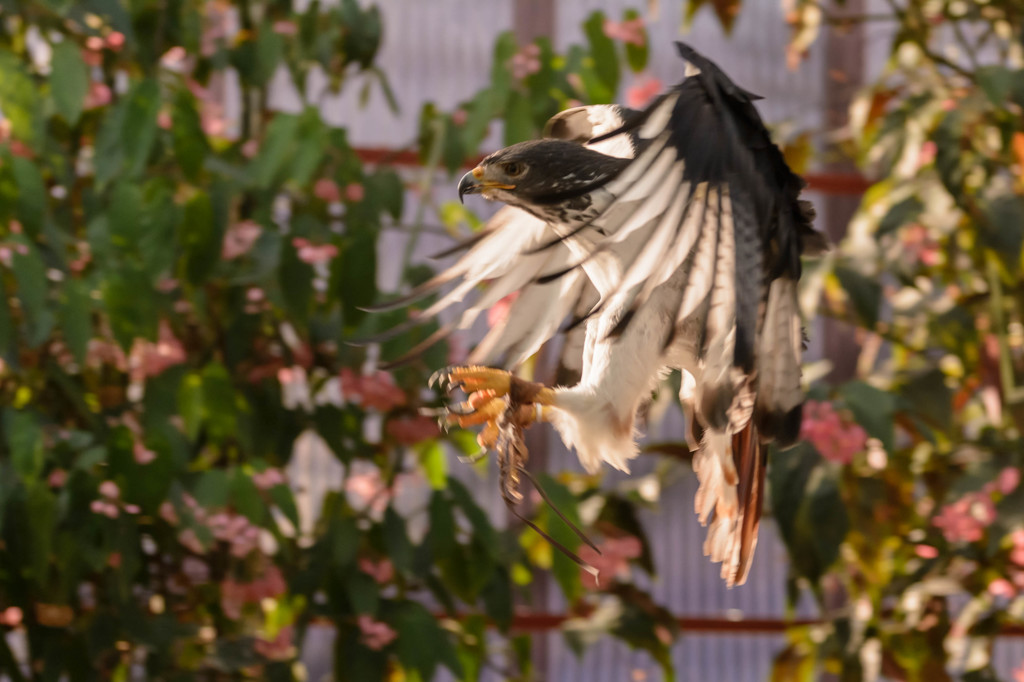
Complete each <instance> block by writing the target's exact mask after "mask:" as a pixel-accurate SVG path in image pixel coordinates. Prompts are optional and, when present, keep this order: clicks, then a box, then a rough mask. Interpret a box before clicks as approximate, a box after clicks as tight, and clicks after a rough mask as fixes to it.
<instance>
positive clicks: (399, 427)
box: [385, 415, 440, 445]
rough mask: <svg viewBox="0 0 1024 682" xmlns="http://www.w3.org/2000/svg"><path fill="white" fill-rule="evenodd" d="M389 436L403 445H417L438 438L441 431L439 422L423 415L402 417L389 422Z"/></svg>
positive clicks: (386, 428) (387, 428) (387, 429)
mask: <svg viewBox="0 0 1024 682" xmlns="http://www.w3.org/2000/svg"><path fill="white" fill-rule="evenodd" d="M385 430H386V431H387V434H388V435H389V436H391V437H392V438H394V439H395V440H396V441H398V442H399V443H401V444H402V445H415V444H416V443H419V442H421V441H425V440H429V439H431V438H436V437H437V435H438V433H439V432H440V429H439V427H438V425H437V420H436V419H434V418H432V417H425V416H423V415H416V416H402V417H396V418H394V419H390V420H388V423H387V426H386V427H385Z"/></svg>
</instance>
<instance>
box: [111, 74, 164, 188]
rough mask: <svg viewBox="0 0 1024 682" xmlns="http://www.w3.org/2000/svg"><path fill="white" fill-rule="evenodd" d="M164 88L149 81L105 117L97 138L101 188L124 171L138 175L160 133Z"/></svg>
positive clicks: (132, 90)
mask: <svg viewBox="0 0 1024 682" xmlns="http://www.w3.org/2000/svg"><path fill="white" fill-rule="evenodd" d="M159 110H160V87H159V85H158V84H157V82H156V81H154V80H145V81H142V82H140V83H138V84H136V85H135V86H134V87H132V89H131V90H129V91H128V93H127V94H126V95H125V97H124V99H123V100H121V101H120V102H119V103H118V104H117V105H116V106H115V107H114V110H113V111H112V112H110V114H108V115H107V117H106V118H105V119H104V121H103V124H102V126H101V127H100V131H99V134H98V135H97V137H96V160H95V165H96V183H97V185H99V186H100V187H103V186H105V185H106V184H107V183H108V182H110V181H111V180H113V179H114V178H115V177H117V176H118V175H119V174H120V173H122V172H124V173H125V174H127V175H128V176H129V177H134V176H138V175H139V174H140V173H141V172H142V170H143V168H144V167H145V166H146V161H147V160H148V159H149V153H150V151H151V150H152V147H153V142H154V141H155V140H156V134H157V130H158V128H157V114H158V113H159Z"/></svg>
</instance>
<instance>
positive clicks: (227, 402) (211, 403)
mask: <svg viewBox="0 0 1024 682" xmlns="http://www.w3.org/2000/svg"><path fill="white" fill-rule="evenodd" d="M202 376H203V421H204V423H205V425H206V429H207V432H208V434H209V436H210V438H212V439H213V440H215V441H221V440H224V439H228V438H232V437H234V435H235V432H236V431H237V429H238V406H237V402H236V401H237V395H236V393H235V387H234V385H233V384H232V381H231V375H229V374H228V371H227V369H226V368H225V367H224V365H222V364H221V363H219V362H211V363H210V364H208V365H206V367H204V368H203V375H202ZM250 482H251V481H250Z"/></svg>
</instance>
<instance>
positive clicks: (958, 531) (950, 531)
mask: <svg viewBox="0 0 1024 682" xmlns="http://www.w3.org/2000/svg"><path fill="white" fill-rule="evenodd" d="M995 518H996V507H995V505H994V504H993V503H992V498H991V497H989V496H988V495H986V494H984V493H981V492H974V493H968V494H966V495H964V496H963V497H961V498H960V499H959V500H957V501H956V502H954V503H952V504H947V505H945V506H944V507H943V508H942V509H941V510H940V511H939V514H938V516H936V517H935V518H934V519H932V523H933V524H934V525H935V526H936V527H937V528H939V529H940V530H941V531H942V535H943V536H944V537H945V538H946V541H947V542H977V541H978V540H980V539H981V538H982V535H983V534H984V531H985V529H986V528H988V526H989V525H990V524H991V523H992V522H993V521H994V520H995Z"/></svg>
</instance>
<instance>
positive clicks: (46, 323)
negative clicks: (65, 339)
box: [11, 240, 55, 348]
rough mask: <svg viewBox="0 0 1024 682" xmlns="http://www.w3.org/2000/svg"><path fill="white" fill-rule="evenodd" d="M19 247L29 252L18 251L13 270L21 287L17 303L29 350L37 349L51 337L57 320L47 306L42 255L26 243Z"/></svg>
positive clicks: (14, 258)
mask: <svg viewBox="0 0 1024 682" xmlns="http://www.w3.org/2000/svg"><path fill="white" fill-rule="evenodd" d="M18 243H19V244H20V245H22V246H23V247H24V248H25V249H27V253H24V254H22V253H21V252H20V251H19V250H15V253H14V256H13V259H12V263H11V269H12V270H13V271H14V279H15V281H16V282H17V285H18V301H19V302H20V303H21V309H22V311H23V312H24V316H25V323H26V324H25V335H26V339H25V340H26V342H27V343H28V345H29V347H30V348H35V347H37V346H39V345H40V344H42V343H43V342H44V341H46V339H47V338H48V337H49V335H50V330H51V329H53V325H54V322H55V318H54V315H53V313H52V312H51V311H50V309H49V306H48V305H47V296H48V292H49V283H48V282H47V280H46V268H45V266H44V265H43V260H42V258H41V257H40V254H39V251H37V250H36V249H35V247H34V246H32V245H31V244H28V243H26V242H24V241H23V240H19V241H18Z"/></svg>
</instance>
